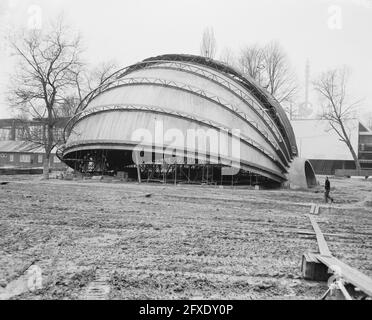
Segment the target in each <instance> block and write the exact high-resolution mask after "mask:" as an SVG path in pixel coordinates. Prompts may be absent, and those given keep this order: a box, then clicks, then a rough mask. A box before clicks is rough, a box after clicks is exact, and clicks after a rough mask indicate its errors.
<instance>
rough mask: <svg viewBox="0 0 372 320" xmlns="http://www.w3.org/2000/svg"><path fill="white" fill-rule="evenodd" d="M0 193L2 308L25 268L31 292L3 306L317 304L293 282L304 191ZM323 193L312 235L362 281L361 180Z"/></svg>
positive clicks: (304, 226)
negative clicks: (322, 237) (38, 280)
mask: <svg viewBox="0 0 372 320" xmlns="http://www.w3.org/2000/svg"><path fill="white" fill-rule="evenodd" d="M1 181H9V182H10V183H9V184H7V185H1V186H0V296H1V294H2V295H3V296H2V297H3V298H4V297H6V296H4V294H5V292H6V288H8V289H9V287H11V284H12V283H13V284H14V282H15V281H17V279H19V278H20V277H22V276H23V275H24V274H25V272H26V270H27V269H28V268H29V267H30V266H31V265H36V266H38V267H40V268H41V270H42V281H43V282H42V288H41V289H37V290H35V291H33V292H24V293H21V294H19V293H20V292H18V295H15V294H13V295H11V296H8V297H7V298H10V299H89V298H97V299H318V298H319V297H320V296H321V295H322V294H323V293H324V292H325V291H326V289H327V285H326V283H320V282H314V281H306V280H304V279H302V277H301V270H300V266H301V257H302V254H303V253H304V252H306V251H314V252H317V242H316V238H315V236H314V235H312V234H311V232H312V231H313V230H312V226H311V223H310V220H309V218H308V217H307V214H308V213H309V210H310V203H312V202H315V203H322V201H323V198H322V196H323V194H322V193H321V192H316V190H311V191H292V190H266V191H264V190H251V189H232V188H224V189H220V188H218V187H208V186H185V185H181V186H177V187H175V186H173V185H167V186H163V185H149V184H142V185H138V184H136V183H120V184H118V183H105V182H92V181H60V180H50V181H48V182H45V181H41V180H40V177H39V176H34V177H20V176H17V177H16V176H13V177H6V176H2V177H0V182H1ZM320 182H321V183H322V182H323V180H322V178H320ZM331 182H332V184H333V186H334V187H335V190H333V192H332V194H333V196H334V197H335V199H336V202H335V204H333V205H332V208H331V209H328V208H327V207H324V208H322V209H321V214H320V215H319V216H317V217H316V219H317V221H318V223H319V226H320V228H321V230H322V231H323V232H324V233H327V234H331V235H327V236H326V240H327V243H328V245H329V248H330V250H331V252H332V253H333V254H334V256H336V257H337V258H339V259H341V260H343V261H344V262H346V263H348V264H350V265H351V266H353V267H355V268H358V269H359V270H360V271H362V272H364V273H366V274H367V275H369V276H372V259H371V258H372V193H371V191H372V180H371V178H370V179H368V180H364V179H332V181H331ZM369 200H370V201H369ZM307 231H308V232H309V233H308V234H307V233H306V232H307ZM8 291H9V290H8ZM13 292H15V291H14V290H13Z"/></svg>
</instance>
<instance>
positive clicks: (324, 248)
mask: <svg viewBox="0 0 372 320" xmlns="http://www.w3.org/2000/svg"><path fill="white" fill-rule="evenodd" d="M308 217H309V218H310V221H311V224H312V226H313V229H314V231H315V235H316V240H317V241H318V247H319V252H320V254H321V255H323V256H332V254H331V251H329V248H328V245H327V242H326V241H325V239H324V236H323V233H322V231H320V228H319V226H318V223H317V222H316V221H315V219H314V218H313V217H312V216H311V215H309V216H308Z"/></svg>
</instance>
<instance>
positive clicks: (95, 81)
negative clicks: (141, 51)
mask: <svg viewBox="0 0 372 320" xmlns="http://www.w3.org/2000/svg"><path fill="white" fill-rule="evenodd" d="M117 69H118V66H117V63H116V62H115V61H107V62H101V63H99V64H98V65H97V66H95V67H94V68H92V69H87V68H85V69H81V70H79V71H78V72H77V73H76V74H75V79H74V80H75V85H76V91H77V93H76V95H77V96H76V102H77V105H76V107H77V106H78V105H79V104H80V102H81V101H83V99H84V98H85V97H86V96H87V95H88V93H90V92H92V91H93V90H95V89H96V88H98V87H99V86H100V85H101V84H102V83H103V82H104V81H105V80H106V79H107V78H108V77H110V76H111V75H112V74H113V73H114V72H115V71H116V70H117ZM86 103H89V101H86ZM75 110H76V109H75Z"/></svg>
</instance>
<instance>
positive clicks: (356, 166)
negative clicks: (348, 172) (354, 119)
mask: <svg viewBox="0 0 372 320" xmlns="http://www.w3.org/2000/svg"><path fill="white" fill-rule="evenodd" d="M339 124H340V127H341V130H342V134H343V136H344V138H345V140H344V141H345V143H346V145H347V146H348V148H349V150H350V153H351V155H352V157H353V159H354V163H355V169H356V170H357V171H360V170H361V167H360V162H359V159H358V155H357V154H356V152H355V151H354V148H353V146H352V145H351V141H350V139H349V136H348V135H347V133H346V130H345V127H344V123H343V122H342V121H341V119H340V120H339Z"/></svg>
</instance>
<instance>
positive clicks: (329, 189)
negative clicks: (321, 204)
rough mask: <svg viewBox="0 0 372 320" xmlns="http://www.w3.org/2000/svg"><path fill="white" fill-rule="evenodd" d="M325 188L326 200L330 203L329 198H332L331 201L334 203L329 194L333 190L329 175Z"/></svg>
mask: <svg viewBox="0 0 372 320" xmlns="http://www.w3.org/2000/svg"><path fill="white" fill-rule="evenodd" d="M324 189H325V192H324V198H325V202H326V203H328V199H330V200H331V203H333V198H332V197H331V196H330V195H329V193H330V192H331V183H330V182H329V179H328V177H326V180H325V184H324Z"/></svg>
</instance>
